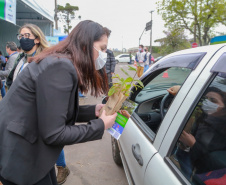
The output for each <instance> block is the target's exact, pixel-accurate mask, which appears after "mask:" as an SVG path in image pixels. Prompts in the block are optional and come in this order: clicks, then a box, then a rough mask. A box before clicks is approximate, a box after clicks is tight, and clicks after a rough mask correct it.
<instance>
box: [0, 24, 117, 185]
mask: <svg viewBox="0 0 226 185" xmlns="http://www.w3.org/2000/svg"><path fill="white" fill-rule="evenodd" d="M109 36H110V30H109V29H108V28H106V27H103V26H101V25H100V24H98V23H96V22H93V21H82V22H80V23H79V24H78V25H77V26H76V27H75V28H74V29H73V30H72V31H71V33H70V34H69V36H68V37H67V38H66V39H65V40H64V41H61V42H60V43H59V44H57V45H55V46H52V47H48V44H47V41H46V39H45V36H44V34H43V32H42V31H41V29H40V28H39V27H38V26H36V25H33V24H26V25H24V26H22V27H21V28H20V29H19V32H18V34H17V39H18V40H19V43H20V47H21V49H22V51H19V49H20V48H18V47H17V45H16V44H15V43H14V42H7V43H6V52H7V57H4V56H2V55H1V56H0V60H1V71H0V77H1V80H2V84H3V86H2V87H3V88H4V87H5V86H7V87H8V91H7V93H6V96H4V95H5V91H4V92H3V93H1V94H2V100H1V101H0V155H1V157H0V166H1V168H0V182H2V183H3V184H4V185H7V184H10V185H12V184H13V185H15V184H18V185H24V184H32V185H33V184H40V185H41V184H46V185H48V184H52V185H56V184H62V183H64V182H65V180H66V177H67V175H68V174H69V173H70V170H69V169H68V167H67V166H66V162H65V157H64V151H63V147H64V146H65V145H71V144H75V143H82V142H86V141H92V140H96V139H101V138H102V136H103V133H104V130H105V129H108V128H110V127H112V125H113V124H114V122H115V118H116V115H117V114H116V113H115V114H113V115H111V116H106V114H105V111H103V113H102V114H101V115H100V110H101V109H102V107H103V106H104V105H103V104H98V105H93V106H79V103H78V99H79V93H80V94H86V93H87V92H88V91H89V90H90V91H91V95H93V96H96V97H97V96H99V95H101V94H107V93H108V89H109V86H110V85H111V82H110V81H109V84H108V79H110V75H112V73H113V72H114V67H115V61H114V55H112V54H113V53H111V52H110V50H108V51H107V44H108V37H109ZM1 54H2V53H1ZM107 58H108V59H107ZM107 60H108V63H110V67H109V65H108V63H107V65H106V70H107V73H106V71H105V69H104V66H105V64H106V62H107ZM4 83H6V85H5V84H4ZM3 88H2V89H3ZM2 89H1V90H2ZM3 97H4V98H3ZM71 102H73V103H71ZM21 107H23V111H21ZM75 122H88V124H85V125H84V124H82V125H74V123H75ZM55 164H56V166H57V168H58V174H57V176H56V174H55V167H54V166H55Z"/></svg>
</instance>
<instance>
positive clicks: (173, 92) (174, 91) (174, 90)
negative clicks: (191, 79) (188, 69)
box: [167, 85, 180, 96]
mask: <svg viewBox="0 0 226 185" xmlns="http://www.w3.org/2000/svg"><path fill="white" fill-rule="evenodd" d="M179 89H180V85H175V86H173V87H170V88H169V89H167V91H168V92H169V93H170V94H172V95H173V96H175V95H176V94H177V93H178V91H179Z"/></svg>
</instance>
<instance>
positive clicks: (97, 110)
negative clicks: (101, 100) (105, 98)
mask: <svg viewBox="0 0 226 185" xmlns="http://www.w3.org/2000/svg"><path fill="white" fill-rule="evenodd" d="M103 107H104V104H97V105H96V108H95V115H96V117H100V110H101V109H102V108H103Z"/></svg>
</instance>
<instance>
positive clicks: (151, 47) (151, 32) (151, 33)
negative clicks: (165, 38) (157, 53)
mask: <svg viewBox="0 0 226 185" xmlns="http://www.w3.org/2000/svg"><path fill="white" fill-rule="evenodd" d="M153 12H154V10H151V11H150V13H151V31H150V52H151V48H152V25H153V21H152V13H153Z"/></svg>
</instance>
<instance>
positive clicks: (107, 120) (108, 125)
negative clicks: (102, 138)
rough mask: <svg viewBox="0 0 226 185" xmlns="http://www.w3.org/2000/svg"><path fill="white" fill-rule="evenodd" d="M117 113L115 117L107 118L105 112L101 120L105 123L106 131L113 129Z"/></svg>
mask: <svg viewBox="0 0 226 185" xmlns="http://www.w3.org/2000/svg"><path fill="white" fill-rule="evenodd" d="M116 116H117V113H114V114H113V115H110V116H107V115H106V111H105V110H103V112H102V114H101V116H100V119H102V120H103V122H104V127H105V129H108V128H111V127H112V126H113V125H114V124H115V119H116Z"/></svg>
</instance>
